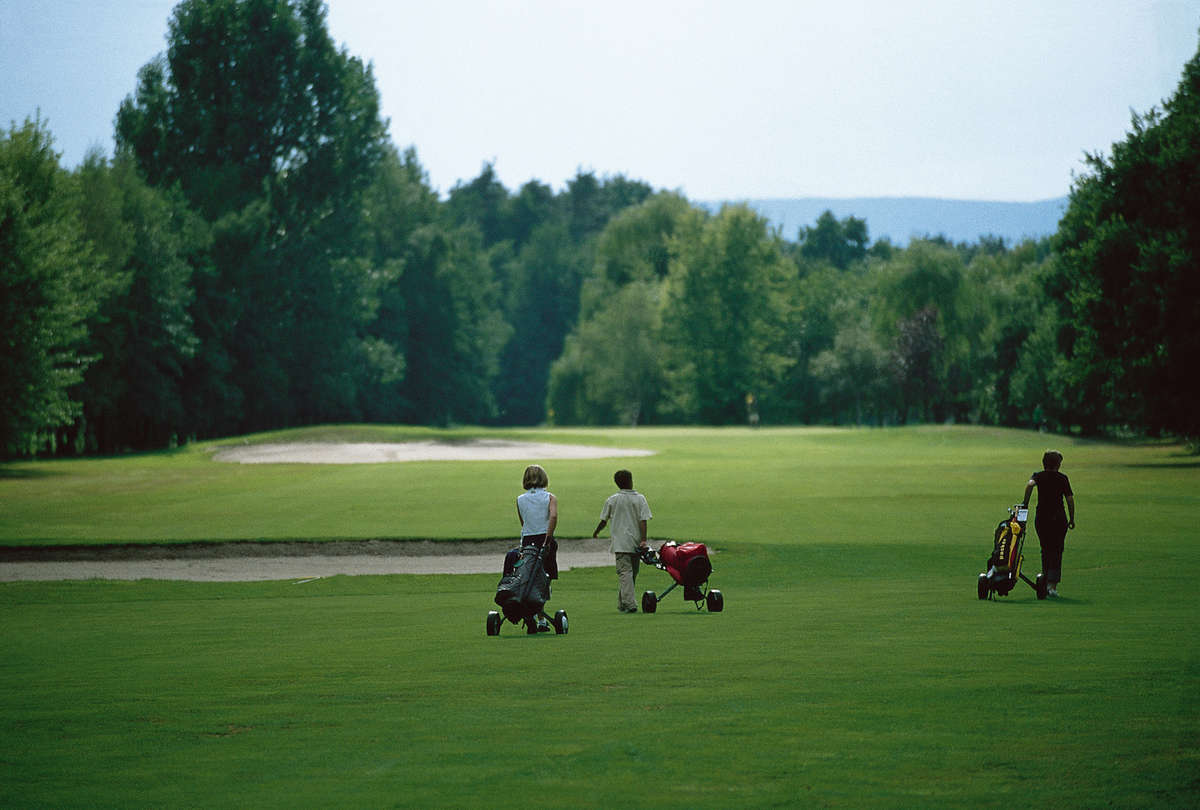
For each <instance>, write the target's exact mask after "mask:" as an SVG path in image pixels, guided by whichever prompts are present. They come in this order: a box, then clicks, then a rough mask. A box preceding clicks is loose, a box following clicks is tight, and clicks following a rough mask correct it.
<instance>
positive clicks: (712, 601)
mask: <svg viewBox="0 0 1200 810" xmlns="http://www.w3.org/2000/svg"><path fill="white" fill-rule="evenodd" d="M705 601H706V602H708V612H709V613H720V612H721V611H722V610H724V609H725V597H724V596H721V592H720V591H709V592H708V596H706V597H705Z"/></svg>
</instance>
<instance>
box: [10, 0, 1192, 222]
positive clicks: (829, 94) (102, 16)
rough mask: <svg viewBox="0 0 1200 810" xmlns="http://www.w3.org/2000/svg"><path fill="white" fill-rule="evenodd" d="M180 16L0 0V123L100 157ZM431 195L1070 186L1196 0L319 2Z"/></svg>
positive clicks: (110, 5) (1179, 60)
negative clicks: (596, 188) (618, 184)
mask: <svg viewBox="0 0 1200 810" xmlns="http://www.w3.org/2000/svg"><path fill="white" fill-rule="evenodd" d="M176 2H177V0H0V125H3V126H5V127H7V126H8V125H9V124H10V123H11V122H13V121H15V122H17V123H18V124H19V123H20V122H22V121H23V120H24V119H25V118H26V117H27V116H28V117H32V116H33V115H34V114H35V112H36V111H37V110H38V109H39V108H40V111H41V116H42V118H43V120H45V121H46V122H47V125H48V127H49V129H50V132H51V133H52V134H53V135H54V138H55V144H56V147H57V148H58V150H59V151H61V152H62V162H63V164H64V165H65V166H67V167H74V166H76V165H78V164H79V162H80V161H81V160H82V159H83V155H84V153H85V152H86V150H87V149H88V148H89V147H92V146H98V147H100V148H101V149H103V150H104V151H105V152H107V153H110V154H111V151H112V135H113V119H114V117H115V115H116V111H117V107H118V105H119V104H120V102H121V99H122V98H124V97H125V96H126V95H129V94H131V93H132V92H133V90H134V88H135V86H136V81H137V71H138V69H139V68H140V67H141V66H142V65H144V64H145V63H146V62H148V61H149V60H150V59H151V58H153V57H154V56H155V55H156V54H157V53H160V52H163V51H165V49H166V39H165V37H166V33H167V20H168V18H169V16H170V13H171V10H172V9H173V8H174V6H175V5H176ZM328 6H329V19H328V24H329V30H330V33H331V34H332V36H333V38H334V39H335V40H336V41H337V42H339V43H342V44H343V45H345V46H346V48H347V49H348V50H349V52H350V53H351V54H353V55H355V56H358V57H361V58H363V59H364V60H367V61H369V62H371V63H373V65H374V70H375V80H376V86H377V87H378V89H379V92H380V96H381V98H382V103H383V114H384V116H385V117H387V118H389V119H390V121H391V128H390V132H391V136H392V140H393V141H394V142H395V144H396V145H397V146H398V147H400V148H405V147H408V146H413V147H415V148H416V150H417V156H418V159H419V160H420V162H421V164H422V166H423V167H424V168H425V170H426V171H427V172H428V174H429V179H430V183H431V185H432V186H433V187H434V188H435V189H437V190H438V191H440V192H441V193H442V194H445V193H446V192H448V191H449V190H450V189H451V188H452V187H453V186H454V185H455V184H456V183H458V182H460V181H463V182H465V181H469V180H470V179H471V178H473V177H476V176H477V175H478V174H479V172H480V170H481V168H482V166H483V164H484V163H485V162H488V161H491V162H494V164H495V168H496V172H497V174H498V175H499V177H500V179H501V181H502V182H503V183H504V184H505V186H506V187H508V189H509V190H510V191H514V192H515V191H516V190H517V189H518V188H519V187H520V186H521V185H522V184H524V183H525V182H527V181H528V180H531V179H536V180H539V181H541V182H544V183H547V184H549V185H550V186H551V187H553V188H554V189H555V190H556V191H557V190H561V189H562V188H564V186H565V183H566V181H567V180H569V179H570V178H571V177H573V176H574V175H575V174H576V172H577V171H578V170H579V169H584V170H591V171H594V172H596V173H597V175H599V176H601V177H604V176H612V175H616V174H624V175H626V176H627V177H629V178H631V179H636V180H641V181H644V182H646V183H649V184H650V185H651V186H652V187H654V188H655V189H660V188H662V189H674V190H678V191H681V192H683V193H684V194H686V195H687V196H688V198H689V199H692V200H695V201H703V200H740V199H756V198H771V197H866V196H869V197H879V196H926V197H943V198H951V199H966V200H1003V201H1023V202H1026V201H1034V200H1044V199H1048V198H1052V197H1059V196H1063V195H1065V194H1067V193H1068V191H1069V189H1070V184H1071V177H1072V173H1078V172H1080V171H1081V170H1082V169H1083V160H1082V159H1083V154H1084V152H1085V151H1086V152H1096V151H1100V152H1104V153H1108V152H1109V151H1110V147H1111V145H1112V143H1113V142H1115V141H1119V140H1122V139H1123V138H1124V137H1125V135H1126V133H1127V132H1128V131H1129V129H1130V112H1131V111H1137V112H1139V113H1141V112H1145V111H1147V110H1148V109H1149V108H1150V107H1154V106H1160V105H1161V103H1162V102H1163V100H1165V99H1166V98H1168V97H1169V96H1170V95H1171V93H1173V92H1174V90H1175V88H1176V87H1177V86H1178V84H1179V80H1180V77H1181V74H1182V69H1183V65H1184V63H1185V62H1186V61H1187V60H1189V59H1190V58H1192V56H1194V55H1195V54H1196V51H1197V46H1198V44H1200V0H926V2H914V1H912V0H832V2H809V1H808V0H696V1H695V2H682V1H681V2H666V1H665V0H508V1H507V2H500V1H499V0H496V1H494V2H486V1H485V0H329V2H328Z"/></svg>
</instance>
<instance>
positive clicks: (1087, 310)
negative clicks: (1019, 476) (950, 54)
mask: <svg viewBox="0 0 1200 810" xmlns="http://www.w3.org/2000/svg"><path fill="white" fill-rule="evenodd" d="M1197 156H1200V52H1198V53H1197V55H1196V56H1194V57H1193V58H1192V59H1191V61H1189V62H1188V63H1187V64H1186V65H1185V66H1184V70H1183V77H1182V79H1181V80H1180V83H1179V87H1178V88H1177V89H1176V91H1175V93H1174V95H1172V97H1171V98H1170V99H1168V100H1167V101H1166V102H1164V104H1163V109H1162V111H1161V112H1159V111H1158V110H1155V109H1152V110H1150V112H1148V113H1147V114H1146V115H1137V114H1135V115H1134V116H1133V124H1132V131H1131V132H1130V133H1129V134H1128V136H1127V137H1126V138H1125V140H1124V141H1122V142H1120V143H1116V144H1114V145H1113V150H1112V155H1111V157H1109V158H1105V157H1104V156H1102V155H1098V154H1092V155H1088V157H1087V163H1088V167H1089V171H1088V172H1087V173H1086V174H1084V175H1082V176H1081V177H1079V178H1077V179H1076V181H1075V183H1074V185H1073V187H1072V189H1071V199H1070V204H1069V205H1068V208H1067V212H1066V214H1065V215H1064V217H1063V219H1062V221H1061V222H1060V224H1059V230H1058V233H1057V235H1056V237H1055V239H1054V246H1055V248H1056V250H1057V252H1058V254H1059V259H1058V263H1057V266H1058V276H1057V278H1056V279H1054V280H1053V281H1052V282H1051V294H1052V295H1057V296H1058V297H1059V298H1060V300H1062V301H1063V303H1064V310H1065V320H1066V323H1067V329H1066V331H1065V334H1064V335H1063V336H1062V337H1063V338H1064V340H1063V342H1064V343H1065V344H1066V352H1067V355H1068V357H1069V358H1070V365H1069V372H1068V379H1067V380H1066V383H1067V388H1066V390H1065V391H1064V392H1063V393H1064V395H1065V396H1066V397H1069V398H1070V399H1071V400H1072V405H1073V406H1074V410H1075V417H1076V419H1077V421H1078V423H1079V424H1081V425H1082V426H1083V427H1084V428H1085V429H1091V430H1096V429H1100V428H1102V427H1104V426H1105V425H1108V424H1114V423H1115V424H1130V425H1134V426H1136V427H1140V428H1143V429H1147V430H1150V431H1153V432H1171V433H1175V434H1180V435H1184V436H1187V437H1190V438H1193V439H1195V438H1197V437H1200V411H1198V410H1197V409H1196V407H1195V405H1194V403H1195V401H1196V398H1197V395H1198V394H1200V378H1197V375H1196V372H1195V369H1196V368H1198V367H1200V333H1198V332H1197V330H1196V323H1197V321H1200V224H1198V223H1200V159H1198V158H1197Z"/></svg>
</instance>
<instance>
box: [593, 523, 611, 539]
mask: <svg viewBox="0 0 1200 810" xmlns="http://www.w3.org/2000/svg"><path fill="white" fill-rule="evenodd" d="M607 525H608V521H607V520H603V519H601V521H600V522H599V523H597V524H596V531H594V532H592V537H599V536H600V532H601V531H602V530H603V529H604V527H605V526H607Z"/></svg>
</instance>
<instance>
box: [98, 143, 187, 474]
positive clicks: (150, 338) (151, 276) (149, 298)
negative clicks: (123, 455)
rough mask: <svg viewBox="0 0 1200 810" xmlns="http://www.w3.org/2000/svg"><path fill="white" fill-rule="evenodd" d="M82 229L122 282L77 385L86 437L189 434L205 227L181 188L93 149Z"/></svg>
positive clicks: (101, 314) (147, 440) (118, 442)
mask: <svg viewBox="0 0 1200 810" xmlns="http://www.w3.org/2000/svg"><path fill="white" fill-rule="evenodd" d="M79 184H80V189H81V195H82V201H81V212H82V219H83V221H84V224H85V232H86V234H87V236H88V238H89V239H90V240H91V241H92V244H93V245H94V247H95V250H96V253H97V257H98V259H99V260H100V261H101V262H102V266H103V267H104V268H105V274H106V275H107V276H109V277H110V278H112V279H114V280H115V281H116V282H117V283H116V284H114V285H113V289H112V290H111V292H110V294H109V295H108V296H106V297H105V298H104V300H103V301H102V302H101V305H100V308H99V311H98V312H97V313H96V315H95V317H94V318H93V319H92V322H91V325H90V329H89V337H88V343H87V346H88V352H89V354H91V355H93V356H94V357H95V358H96V360H95V362H94V363H93V364H92V365H91V367H89V368H88V370H87V373H86V374H85V377H84V382H83V385H82V386H81V388H80V392H79V398H80V400H81V401H82V402H83V405H84V419H83V420H82V422H81V423H80V424H79V425H78V426H77V428H76V432H77V434H79V440H80V443H81V444H84V445H86V446H87V447H89V448H91V449H98V450H100V451H102V452H113V451H116V450H121V449H124V448H136V449H150V448H156V447H164V446H166V445H167V444H169V443H170V441H171V439H172V437H174V438H176V439H178V438H183V437H186V436H187V435H188V434H189V433H190V432H191V423H190V420H189V419H188V418H187V415H186V412H185V403H184V396H183V381H184V373H185V369H186V368H187V365H188V363H189V362H190V360H191V359H192V357H193V356H194V354H195V350H196V338H195V335H194V334H193V331H192V318H191V304H192V299H193V291H192V286H191V277H192V262H193V261H200V262H202V261H204V259H203V254H204V253H205V252H206V249H207V228H205V227H204V224H203V222H202V221H201V220H200V218H199V217H198V216H197V215H196V214H194V213H193V212H191V211H190V210H189V209H188V208H187V207H186V205H185V204H184V202H183V200H182V199H180V195H179V194H178V193H177V192H175V193H173V192H161V191H159V190H157V189H153V188H151V187H149V186H147V185H146V184H145V183H144V182H143V181H142V179H141V178H140V177H139V176H138V175H137V172H136V171H135V170H134V167H133V165H132V163H131V162H130V161H129V160H128V159H119V160H117V161H116V162H115V163H114V164H113V165H111V166H110V165H109V164H108V162H107V161H106V160H105V159H104V157H103V156H101V155H99V154H96V153H93V154H89V155H88V156H87V157H86V158H85V160H84V162H83V165H82V166H81V167H80V169H79Z"/></svg>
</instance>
